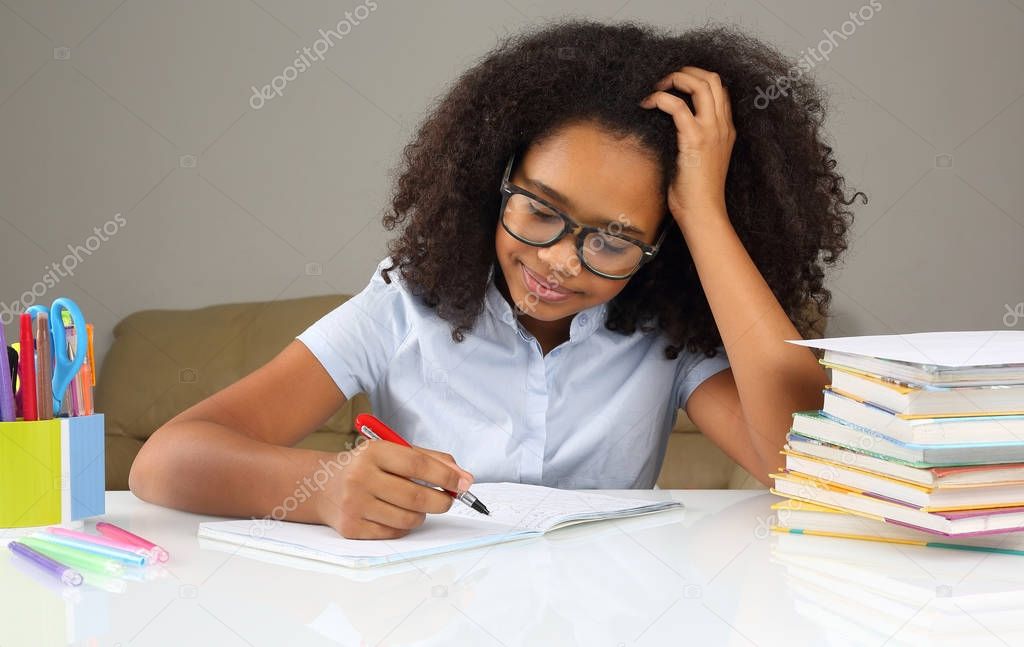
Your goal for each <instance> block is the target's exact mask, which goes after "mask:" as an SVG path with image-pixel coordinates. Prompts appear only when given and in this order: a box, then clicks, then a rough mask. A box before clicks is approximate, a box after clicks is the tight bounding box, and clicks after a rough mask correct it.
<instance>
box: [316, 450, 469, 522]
mask: <svg viewBox="0 0 1024 647" xmlns="http://www.w3.org/2000/svg"><path fill="white" fill-rule="evenodd" d="M410 479H416V480H419V481H423V482H425V483H433V484H436V485H439V486H441V487H443V488H444V489H446V490H451V491H453V492H465V491H466V490H468V489H469V487H470V485H472V483H473V475H472V474H470V473H469V472H467V471H466V470H464V469H462V468H461V467H459V466H458V465H457V464H456V463H455V459H454V458H452V457H451V455H449V454H445V453H443V452H436V451H433V450H429V449H423V448H420V447H404V446H402V445H397V444H395V443H389V442H376V441H369V442H364V443H361V444H360V446H359V447H357V448H356V449H354V450H352V460H351V461H350V462H349V463H348V464H347V465H346V466H344V467H343V468H342V469H341V471H340V472H339V473H337V474H335V475H334V477H333V478H331V479H330V480H329V481H328V485H327V486H326V488H325V491H324V492H322V493H321V494H320V496H319V497H318V499H319V502H318V504H317V505H318V507H319V513H320V517H321V520H322V522H323V523H324V524H326V525H328V526H330V527H332V528H334V529H335V530H337V531H338V533H339V534H341V535H342V536H343V537H345V538H347V539H397V538H398V537H403V536H405V535H406V534H408V533H409V531H410V530H412V529H413V528H417V527H419V526H420V525H421V524H422V523H423V522H424V520H426V516H427V513H428V512H430V513H441V512H447V511H448V509H449V508H451V507H452V501H453V499H452V498H451V496H449V495H448V494H446V493H445V492H442V491H440V490H436V489H434V488H431V487H428V486H426V485H420V484H418V483H414V482H413V481H412V480H410Z"/></svg>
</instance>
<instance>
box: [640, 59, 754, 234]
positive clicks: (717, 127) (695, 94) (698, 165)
mask: <svg viewBox="0 0 1024 647" xmlns="http://www.w3.org/2000/svg"><path fill="white" fill-rule="evenodd" d="M670 88H672V89H675V90H680V91H682V92H685V93H687V94H689V95H690V96H691V97H692V101H693V105H694V107H695V110H694V111H691V110H690V108H689V106H688V105H687V103H686V101H684V100H683V99H682V98H680V97H678V96H676V95H674V94H671V93H669V92H667V91H666V90H668V89H670ZM654 89H655V91H654V92H653V93H651V94H649V95H648V96H647V97H645V98H644V100H643V101H641V102H640V105H641V106H642V107H644V108H653V107H657V108H659V109H661V110H662V111H664V112H667V113H668V114H669V115H671V116H672V120H673V121H674V122H675V125H676V133H677V141H678V145H679V157H678V158H677V160H678V171H677V174H676V177H675V178H674V179H673V181H672V182H671V184H670V186H669V191H668V208H669V210H670V211H671V212H672V215H673V216H674V217H675V219H676V222H678V223H679V227H680V228H681V229H683V230H684V231H685V227H684V225H692V224H693V223H694V221H696V220H699V219H701V218H715V217H728V216H727V214H726V208H725V178H726V174H727V173H728V171H729V158H730V156H731V154H732V146H733V143H734V142H735V141H736V128H735V126H733V123H732V107H731V106H730V102H729V91H728V90H726V89H725V86H723V85H722V80H721V79H720V78H719V76H718V75H717V74H715V73H714V72H708V71H707V70H702V69H700V68H698V67H692V66H686V67H683V68H682V69H680V70H679V71H678V72H673V73H672V74H669V75H668V76H666V77H665V78H663V79H662V80H660V81H658V83H656V84H655V85H654ZM694 113H696V114H694Z"/></svg>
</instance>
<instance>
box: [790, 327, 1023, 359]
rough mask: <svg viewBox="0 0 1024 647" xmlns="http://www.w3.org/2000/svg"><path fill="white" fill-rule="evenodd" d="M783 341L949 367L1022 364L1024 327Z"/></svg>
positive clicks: (854, 353)
mask: <svg viewBox="0 0 1024 647" xmlns="http://www.w3.org/2000/svg"><path fill="white" fill-rule="evenodd" d="M786 341H788V342H789V343H791V344H797V345H800V346H808V347H810V348H821V349H824V350H834V351H839V352H843V353H850V354H853V355H866V356H869V357H877V358H880V359H888V360H896V361H900V362H911V363H914V364H931V365H935V366H949V367H965V366H993V365H997V364H1024V330H963V331H953V332H920V333H908V334H906V335H867V336H861V337H833V338H830V339H787V340H786Z"/></svg>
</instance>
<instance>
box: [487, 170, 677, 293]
mask: <svg viewBox="0 0 1024 647" xmlns="http://www.w3.org/2000/svg"><path fill="white" fill-rule="evenodd" d="M515 159H516V154H515V153H513V154H512V156H511V157H509V160H508V164H507V165H506V166H505V175H504V177H502V179H501V193H502V197H501V211H500V212H499V213H500V217H501V226H502V227H504V229H505V231H507V232H508V233H509V235H511V236H512V237H513V238H515V239H516V240H518V241H520V242H523V243H526V244H527V245H533V246H534V247H551V246H552V245H554V244H555V243H557V242H558V241H560V240H561V239H562V238H563V237H565V235H566V234H568V233H572V234H574V235H576V255H577V256H578V257H579V259H580V262H581V263H582V264H583V266H584V267H586V268H587V269H588V270H590V271H591V272H593V273H594V274H597V275H598V276H600V277H603V278H606V279H615V280H622V279H628V278H629V277H631V276H633V274H635V273H636V272H637V270H639V269H640V268H641V267H643V266H644V265H645V264H646V263H649V262H651V261H652V260H654V256H655V255H656V254H657V253H658V250H659V249H660V247H661V243H662V242H663V241H664V240H665V235H666V234H667V233H668V226H667V222H666V225H664V226H662V229H661V234H659V236H658V240H657V241H656V242H655V243H654V245H648V244H647V243H645V242H643V241H642V240H637V239H636V238H631V237H629V236H626V235H624V234H622V233H621V230H622V229H623V228H624V226H625V224H627V223H626V219H625V217H624V216H620V217H619V218H620V221H619V222H611V223H609V224H607V225H605V226H603V227H588V226H585V225H581V224H579V223H578V222H576V221H575V220H573V219H572V218H570V217H569V216H567V215H566V214H565V213H564V212H562V211H561V210H559V209H558V208H557V207H555V206H554V205H552V204H551V203H550V202H548V201H546V200H544V199H543V198H540V197H538V196H536V195H534V194H533V193H530V192H529V191H527V190H526V189H524V188H522V187H520V186H517V185H515V184H513V183H512V182H511V181H509V177H511V175H512V166H513V164H514V163H515Z"/></svg>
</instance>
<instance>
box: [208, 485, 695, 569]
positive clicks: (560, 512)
mask: <svg viewBox="0 0 1024 647" xmlns="http://www.w3.org/2000/svg"><path fill="white" fill-rule="evenodd" d="M472 491H473V494H475V495H476V496H477V497H479V498H480V500H481V501H483V502H484V503H485V504H486V505H487V507H488V508H489V509H490V511H491V514H490V516H485V515H482V514H480V513H479V512H476V511H475V510H471V509H470V508H468V507H466V506H465V505H463V504H462V503H459V502H457V501H456V502H454V503H453V504H452V507H451V509H450V510H449V511H448V512H446V513H444V514H440V515H428V516H427V520H426V521H425V522H424V523H423V525H422V526H420V527H419V528H417V529H415V530H413V531H412V532H410V533H409V534H408V535H406V536H405V537H402V538H400V539H385V540H365V539H345V538H344V537H342V536H341V535H339V534H338V533H337V532H336V531H335V530H334V529H332V528H328V527H326V526H316V525H309V524H301V523H291V522H286V521H272V520H262V519H240V520H236V521H211V522H207V523H202V524H199V536H200V537H205V538H207V539H216V540H219V541H226V542H230V543H233V544H240V545H243V546H246V547H248V548H258V549H262V550H267V551H272V552H275V553H282V554H285V555H293V556H296V557H306V558H308V559H315V560H319V561H323V562H328V563H331V564H339V565H341V566H351V567H364V566H374V565H377V564H388V563H392V562H399V561H404V560H407V559H412V558H415V557H423V556H426V555H436V554H438V553H447V552H451V551H456V550H463V549H466V548H475V547H477V546H487V545H490V544H498V543H502V542H506V541H515V540H517V539H525V538H527V537H537V536H540V535H542V534H544V533H546V532H548V531H549V530H554V529H555V528H561V527H564V526H568V525H572V524H576V523H583V522H586V521H596V520H599V519H618V518H621V517H632V516H637V515H642V514H648V513H652V512H659V511H661V510H668V509H672V508H681V507H682V505H683V504H682V503H680V502H678V501H651V500H646V499H632V498H623V497H612V496H608V495H605V494H597V493H594V492H584V491H580V490H558V489H554V488H548V487H542V486H539V485H526V484H522V483H478V484H475V485H473V489H472Z"/></svg>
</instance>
